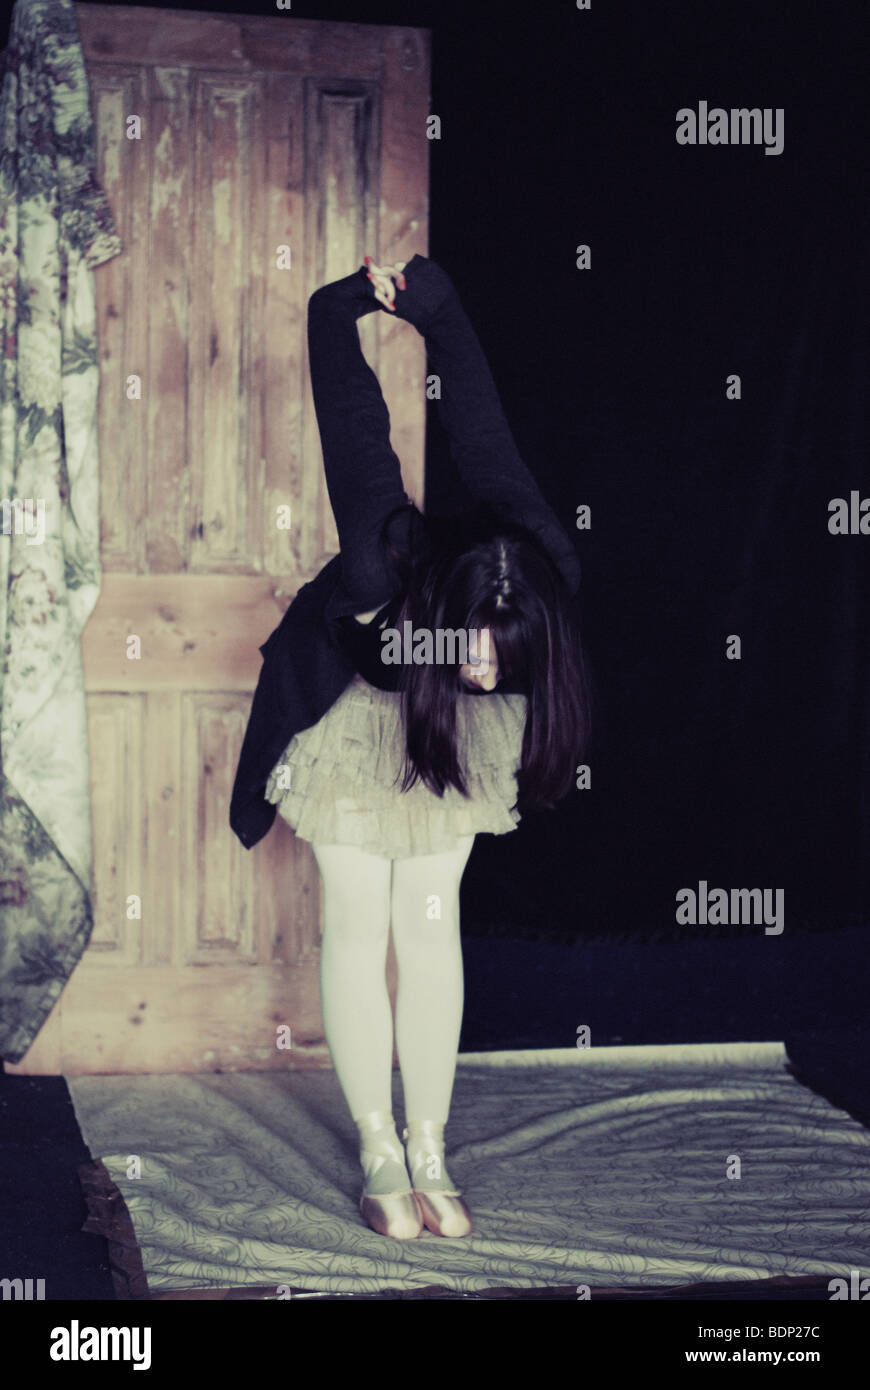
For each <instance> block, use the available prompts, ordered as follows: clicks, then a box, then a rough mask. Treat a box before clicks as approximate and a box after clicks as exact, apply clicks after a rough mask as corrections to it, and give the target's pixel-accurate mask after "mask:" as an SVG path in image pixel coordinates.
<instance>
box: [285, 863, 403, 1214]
mask: <svg viewBox="0 0 870 1390" xmlns="http://www.w3.org/2000/svg"><path fill="white" fill-rule="evenodd" d="M312 849H313V850H314V855H315V858H316V859H317V864H318V867H319V869H320V874H321V878H322V880H323V945H322V947H321V956H320V995H321V1007H322V1010H323V1027H324V1031H325V1033H326V1040H327V1043H328V1044H329V1051H330V1053H331V1055H332V1061H333V1065H334V1066H335V1071H336V1075H337V1076H338V1080H339V1084H340V1086H341V1089H342V1091H343V1092H344V1097H345V1100H346V1101H347V1104H348V1108H349V1110H350V1113H351V1115H352V1116H353V1118H354V1122H355V1123H356V1126H357V1129H358V1131H359V1136H360V1144H361V1148H360V1162H361V1164H362V1167H363V1171H364V1173H365V1179H366V1181H365V1187H364V1191H363V1195H362V1197H361V1199H360V1210H361V1212H362V1214H363V1216H364V1217H365V1219H366V1221H367V1222H368V1224H369V1225H370V1226H371V1227H372V1228H373V1230H376V1231H378V1232H380V1234H381V1235H386V1236H394V1237H396V1238H397V1239H406V1238H412V1237H414V1236H416V1235H418V1234H419V1232H420V1226H421V1217H420V1211H419V1208H418V1206H417V1204H416V1202H415V1199H414V1197H413V1195H412V1193H411V1184H410V1181H409V1178H408V1171H407V1168H406V1167H405V1156H404V1153H403V1151H402V1145H401V1142H400V1140H399V1136H398V1135H397V1134H396V1126H395V1122H394V1120H393V1101H392V1088H391V1084H390V1083H391V1079H392V1067H393V1018H392V1014H391V1012H390V996H389V992H388V990H387V979H386V961H387V946H388V944H389V937H390V876H391V873H392V864H391V862H390V860H389V859H386V858H382V857H381V856H380V855H375V854H367V853H365V851H363V850H360V849H357V848H356V847H355V846H352V845H326V844H314V845H313V846H312Z"/></svg>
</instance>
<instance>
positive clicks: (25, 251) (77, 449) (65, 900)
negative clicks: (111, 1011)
mask: <svg viewBox="0 0 870 1390" xmlns="http://www.w3.org/2000/svg"><path fill="white" fill-rule="evenodd" d="M0 64H2V66H0V79H2V87H0V332H2V355H0V635H2V640H3V651H2V661H0V1055H2V1056H3V1057H4V1058H5V1059H6V1060H8V1061H12V1062H18V1061H20V1060H21V1058H22V1057H23V1056H24V1054H25V1053H26V1051H27V1049H28V1048H29V1046H30V1044H31V1042H32V1041H33V1039H34V1038H35V1037H36V1035H37V1033H38V1032H39V1030H40V1028H41V1026H42V1024H43V1023H44V1021H45V1019H46V1017H47V1016H48V1014H49V1013H50V1011H51V1009H52V1008H53V1006H54V1004H55V1002H56V1001H57V999H58V997H59V995H60V994H61V991H62V990H63V988H64V985H65V984H66V982H67V980H68V979H69V977H70V975H71V974H72V971H73V970H74V969H75V966H76V964H77V963H78V961H79V959H80V957H81V955H82V952H83V951H84V949H85V947H86V946H87V944H88V941H89V939H90V935H91V930H92V927H93V910H92V841H91V807H90V772H89V760H88V737H87V723H86V715H85V693H84V681H83V675H82V662H81V633H82V629H83V628H84V626H85V623H86V622H87V620H88V618H89V616H90V614H91V612H92V610H93V607H94V604H95V603H96V601H97V598H98V596H99V592H100V585H101V568H100V549H99V526H100V508H99V463H98V454H97V396H98V386H99V369H98V363H97V340H96V311H95V297H94V284H93V276H92V274H91V272H92V270H93V268H94V267H95V266H98V265H101V264H102V263H103V262H104V261H107V260H110V259H111V258H112V257H113V256H117V255H118V254H119V253H120V252H121V251H122V249H123V247H122V243H121V241H120V239H119V237H118V235H117V232H116V229H115V224H114V222H113V219H112V215H111V210H110V208H109V204H108V200H107V198H106V195H105V193H104V192H103V190H102V189H101V188H100V186H99V184H98V183H97V180H96V174H95V164H96V155H95V142H94V129H93V122H92V116H91V110H90V101H89V94H88V80H87V73H86V70H85V65H84V56H83V53H82V47H81V39H80V35H79V29H78V23H77V20H76V15H75V6H74V5H73V3H72V0H17V4H16V6H15V10H14V12H13V15H12V24H11V28H10V33H9V42H8V44H7V47H6V50H5V52H4V53H3V55H2V57H0Z"/></svg>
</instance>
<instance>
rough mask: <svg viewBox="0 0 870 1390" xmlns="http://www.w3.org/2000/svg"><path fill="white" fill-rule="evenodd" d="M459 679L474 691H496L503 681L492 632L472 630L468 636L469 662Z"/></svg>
mask: <svg viewBox="0 0 870 1390" xmlns="http://www.w3.org/2000/svg"><path fill="white" fill-rule="evenodd" d="M459 679H460V681H461V682H462V684H463V685H465V686H467V687H468V688H469V689H472V690H494V689H495V687H496V686H497V685H498V682H499V680H500V679H501V677H500V674H499V669H498V656H497V654H496V650H495V642H494V641H493V640H492V632H491V629H490V628H488V627H483V628H479V629H477V628H472V629H471V630H470V631H469V634H468V661H467V662H466V663H465V665H463V666H460V668H459Z"/></svg>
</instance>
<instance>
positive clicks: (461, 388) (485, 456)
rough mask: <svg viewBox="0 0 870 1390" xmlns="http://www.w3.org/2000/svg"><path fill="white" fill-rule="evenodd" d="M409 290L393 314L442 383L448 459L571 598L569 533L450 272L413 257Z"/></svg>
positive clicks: (576, 578)
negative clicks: (514, 525) (546, 562)
mask: <svg viewBox="0 0 870 1390" xmlns="http://www.w3.org/2000/svg"><path fill="white" fill-rule="evenodd" d="M405 283H406V289H405V290H398V291H397V292H396V296H395V306H396V308H395V312H396V314H397V316H398V317H399V318H404V319H407V321H408V322H409V323H413V324H414V326H415V328H417V330H418V331H419V332H420V333H422V335H423V336H424V338H425V340H426V350H427V354H428V357H429V361H430V364H431V367H432V370H433V371H434V372H436V373H437V375H438V377H439V378H440V382H441V397H440V400H439V402H438V407H439V412H440V416H441V420H442V422H443V424H444V427H445V429H446V431H447V435H448V438H449V441H450V452H451V455H452V457H453V459H454V460H455V462H456V467H457V470H458V472H459V475H460V477H461V478H462V481H463V483H464V485H465V486H466V488H467V489H468V491H469V493H470V494H471V495H472V496H473V497H475V498H479V499H480V500H482V501H487V502H492V503H496V504H498V505H500V506H503V507H504V508H505V509H506V511H507V512H508V514H509V516H510V517H511V518H512V519H513V520H515V521H518V522H521V523H522V524H523V525H525V526H527V527H528V528H529V530H531V531H533V532H535V534H536V535H537V536H538V537H539V538H540V540H541V541H542V542H543V544H544V545H545V546H546V548H547V550H548V552H549V553H550V555H551V556H552V558H553V560H554V561H555V563H556V565H557V566H558V568H559V570H560V571H561V573H562V575H563V577H564V578H565V581H566V583H567V584H568V587H569V589H570V591H571V592H572V593H576V592H577V590H578V589H579V587H580V562H579V560H578V559H577V556H576V554H575V552H574V548H573V546H572V544H571V541H570V539H569V536H568V533H567V531H566V530H565V529H564V528H563V527H562V525H561V523H560V522H559V519H558V518H557V516H556V514H555V512H553V510H552V508H551V507H550V506H549V505H548V503H547V502H546V500H545V498H544V497H543V495H542V493H541V492H540V489H539V488H538V485H537V483H536V482H535V479H534V477H533V476H532V474H531V473H530V472H529V469H528V468H527V466H526V464H525V463H524V462H523V460H522V458H521V457H520V454H519V451H518V450H517V446H516V443H515V441H514V438H513V435H512V434H511V430H510V426H509V425H508V422H507V419H506V418H505V413H504V410H503V408H502V404H501V401H500V399H499V395H498V392H497V390H496V386H495V382H494V381H493V377H492V373H491V372H490V369H489V365H488V363H487V361H486V358H485V356H484V353H483V349H482V348H481V346H480V342H479V340H478V337H477V334H476V333H475V331H474V329H473V327H472V325H471V322H470V320H469V318H468V315H467V314H466V313H465V310H464V309H463V307H462V305H461V303H460V301H459V296H458V294H457V292H456V289H455V287H454V285H453V282H452V281H451V279H450V277H449V276H448V275H447V273H446V271H445V270H443V269H442V267H441V266H439V265H437V264H436V262H435V261H432V260H429V259H428V258H427V257H424V256H415V257H414V259H413V260H412V261H409V262H408V264H407V266H406V267H405Z"/></svg>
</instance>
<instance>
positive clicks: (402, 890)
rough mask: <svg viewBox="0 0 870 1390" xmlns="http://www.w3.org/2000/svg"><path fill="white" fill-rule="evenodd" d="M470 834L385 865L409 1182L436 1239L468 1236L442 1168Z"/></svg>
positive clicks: (467, 1216)
mask: <svg viewBox="0 0 870 1390" xmlns="http://www.w3.org/2000/svg"><path fill="white" fill-rule="evenodd" d="M473 844H474V836H473V835H465V836H462V837H461V838H460V839H458V840H457V844H456V849H455V850H452V851H450V852H449V853H445V854H427V855H420V856H417V857H415V858H413V859H397V860H394V861H393V891H392V920H393V940H394V942H395V946H396V960H397V963H398V967H399V988H398V994H397V998H396V1045H397V1048H398V1052H399V1064H400V1066H401V1069H402V1082H403V1085H404V1090H405V1113H406V1118H407V1129H406V1130H405V1136H406V1138H407V1141H408V1149H407V1158H408V1169H409V1172H410V1174H411V1181H412V1183H413V1186H414V1192H415V1196H416V1198H417V1202H418V1204H419V1208H420V1213H421V1217H422V1220H423V1221H424V1223H425V1224H426V1225H427V1226H428V1227H429V1230H430V1231H434V1232H435V1234H436V1235H440V1236H448V1237H454V1238H455V1237H457V1236H467V1235H470V1234H471V1231H472V1229H473V1223H472V1219H471V1213H470V1211H469V1210H468V1207H467V1206H466V1205H465V1203H464V1202H463V1201H462V1198H461V1195H460V1193H459V1190H458V1189H457V1188H456V1187H454V1185H453V1181H452V1179H451V1177H450V1174H449V1173H448V1172H447V1169H446V1167H445V1166H444V1125H445V1123H446V1121H447V1114H448V1111H449V1109H450V1099H451V1096H452V1093H453V1080H454V1076H455V1073H456V1054H457V1049H458V1046H459V1033H460V1029H461V1026H462V1006H463V1002H464V982H463V974H462V945H461V941H460V935H459V884H460V882H461V879H462V873H463V870H464V869H465V865H466V862H467V860H468V856H469V854H470V853H471V847H472V845H473Z"/></svg>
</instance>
